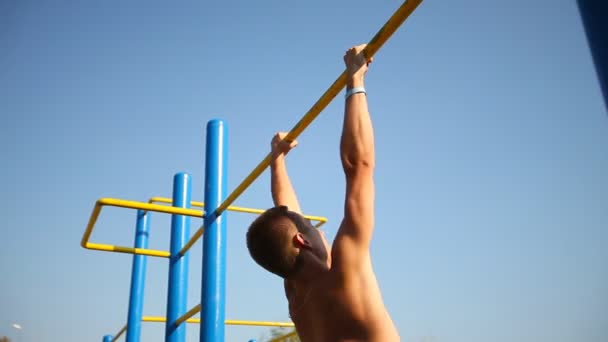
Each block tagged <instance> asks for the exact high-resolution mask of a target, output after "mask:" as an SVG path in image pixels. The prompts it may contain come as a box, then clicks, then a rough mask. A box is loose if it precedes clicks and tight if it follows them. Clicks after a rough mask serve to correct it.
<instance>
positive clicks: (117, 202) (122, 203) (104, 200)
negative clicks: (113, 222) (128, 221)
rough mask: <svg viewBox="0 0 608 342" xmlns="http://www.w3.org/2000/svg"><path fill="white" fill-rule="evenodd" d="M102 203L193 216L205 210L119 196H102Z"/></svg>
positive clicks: (201, 213)
mask: <svg viewBox="0 0 608 342" xmlns="http://www.w3.org/2000/svg"><path fill="white" fill-rule="evenodd" d="M97 202H98V203H101V205H109V206H113V207H122V208H129V209H141V210H146V211H155V212H160V213H165V214H177V215H186V216H192V217H199V218H200V217H203V212H202V211H201V210H196V209H189V208H179V207H169V206H166V205H158V204H151V203H145V202H137V201H128V200H122V199H118V198H102V199H100V200H98V201H97Z"/></svg>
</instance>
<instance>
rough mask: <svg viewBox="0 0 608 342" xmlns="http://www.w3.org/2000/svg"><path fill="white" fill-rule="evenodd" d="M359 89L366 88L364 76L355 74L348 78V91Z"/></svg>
mask: <svg viewBox="0 0 608 342" xmlns="http://www.w3.org/2000/svg"><path fill="white" fill-rule="evenodd" d="M357 87H365V81H364V77H363V75H358V74H354V75H351V76H350V77H349V78H348V81H347V82H346V89H352V88H357Z"/></svg>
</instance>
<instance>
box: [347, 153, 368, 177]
mask: <svg viewBox="0 0 608 342" xmlns="http://www.w3.org/2000/svg"><path fill="white" fill-rule="evenodd" d="M341 158H342V167H343V168H344V173H346V175H353V174H358V173H360V172H362V171H368V172H372V171H373V170H374V168H375V166H376V162H375V160H374V156H373V155H367V156H365V155H364V156H350V155H342V156H341Z"/></svg>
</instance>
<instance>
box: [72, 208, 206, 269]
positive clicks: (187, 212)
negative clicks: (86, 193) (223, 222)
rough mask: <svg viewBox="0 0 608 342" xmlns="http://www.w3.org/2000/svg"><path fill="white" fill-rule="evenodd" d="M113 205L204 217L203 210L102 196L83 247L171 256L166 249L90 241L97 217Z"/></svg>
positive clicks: (94, 209) (92, 214) (90, 222)
mask: <svg viewBox="0 0 608 342" xmlns="http://www.w3.org/2000/svg"><path fill="white" fill-rule="evenodd" d="M106 205H107V206H113V207H121V208H129V209H141V210H147V211H155V212H161V213H167V214H179V215H187V216H193V217H203V212H202V211H201V210H195V209H186V208H177V207H168V206H166V205H158V204H151V203H144V202H136V201H128V200H121V199H116V198H101V199H99V200H97V202H96V203H95V207H94V208H93V212H92V213H91V216H90V217H89V222H88V224H87V228H86V229H85V232H84V234H83V236H82V240H81V241H80V245H81V246H82V247H83V248H87V249H94V250H98V251H105V252H117V253H128V254H139V255H148V256H155V257H165V258H166V257H169V255H170V253H169V252H166V251H159V250H155V249H145V248H132V247H126V246H114V245H108V244H101V243H92V242H89V239H90V238H91V234H92V233H93V228H94V227H95V222H97V218H98V217H99V214H100V213H101V209H102V208H103V206H106Z"/></svg>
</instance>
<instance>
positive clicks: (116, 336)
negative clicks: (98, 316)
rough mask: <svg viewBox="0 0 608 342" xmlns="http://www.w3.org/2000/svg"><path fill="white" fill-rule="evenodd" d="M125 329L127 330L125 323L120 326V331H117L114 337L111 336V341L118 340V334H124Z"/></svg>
mask: <svg viewBox="0 0 608 342" xmlns="http://www.w3.org/2000/svg"><path fill="white" fill-rule="evenodd" d="M125 331H127V325H126V324H125V326H124V327H122V329H120V331H118V333H117V334H116V335H114V338H112V342H114V341H118V339H119V338H120V336H122V334H124V333H125Z"/></svg>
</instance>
